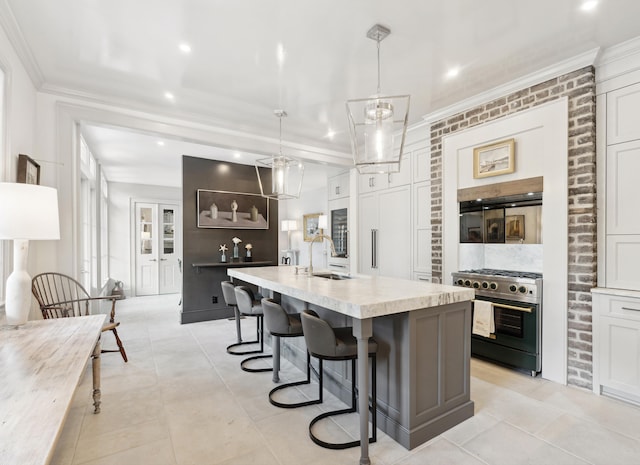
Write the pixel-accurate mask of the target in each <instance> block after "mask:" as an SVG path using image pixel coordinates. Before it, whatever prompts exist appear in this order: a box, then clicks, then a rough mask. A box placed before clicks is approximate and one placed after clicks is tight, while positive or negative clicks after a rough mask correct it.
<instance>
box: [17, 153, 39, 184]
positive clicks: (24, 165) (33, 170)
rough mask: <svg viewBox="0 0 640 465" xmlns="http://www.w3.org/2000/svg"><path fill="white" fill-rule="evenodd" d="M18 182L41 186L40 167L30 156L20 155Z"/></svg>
mask: <svg viewBox="0 0 640 465" xmlns="http://www.w3.org/2000/svg"><path fill="white" fill-rule="evenodd" d="M16 181H17V182H21V183H25V184H40V165H39V164H38V163H36V161H35V160H34V159H33V158H31V157H30V156H28V155H22V154H20V155H18V179H17V180H16Z"/></svg>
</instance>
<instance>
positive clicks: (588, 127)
mask: <svg viewBox="0 0 640 465" xmlns="http://www.w3.org/2000/svg"><path fill="white" fill-rule="evenodd" d="M595 91H596V87H595V70H594V68H593V67H592V66H588V67H586V68H582V69H579V70H577V71H574V72H572V73H569V74H565V75H563V76H559V77H556V78H554V79H550V80H548V81H546V82H543V83H540V84H537V85H535V86H533V87H530V88H527V89H522V90H520V91H518V92H514V93H512V94H509V95H507V96H504V97H501V98H498V99H496V100H493V101H491V102H487V103H485V104H483V105H480V106H478V107H475V108H472V109H469V110H467V111H464V112H461V113H458V114H456V115H453V116H450V117H449V118H446V119H444V120H440V121H437V122H435V123H434V124H433V125H432V126H431V199H432V200H431V227H432V233H433V240H432V263H433V265H432V267H433V269H432V272H433V276H434V278H435V277H437V278H440V279H442V137H443V136H445V135H449V134H453V133H455V132H457V131H461V130H464V129H467V128H470V127H473V126H477V125H480V124H483V123H486V122H488V121H493V120H496V119H498V118H502V117H503V116H506V115H509V114H512V113H516V112H518V111H522V110H526V109H529V108H532V107H535V106H536V105H540V104H542V103H545V102H549V101H552V100H556V99H558V98H561V97H565V96H566V97H567V98H568V101H569V128H568V129H569V147H568V150H569V153H568V166H567V170H568V174H569V186H568V188H569V192H568V196H569V197H568V198H569V203H568V205H567V209H568V213H569V257H568V262H569V269H568V276H567V281H568V290H569V294H568V298H567V302H568V321H567V325H568V346H569V347H568V353H567V360H568V363H567V367H568V373H567V379H568V382H569V384H572V385H575V386H580V387H584V388H589V389H590V388H591V385H592V372H593V370H592V342H591V336H592V327H591V293H590V289H591V288H592V287H595V285H596V273H597V269H596V245H597V240H596V103H595V102H596V97H595V96H596V94H595Z"/></svg>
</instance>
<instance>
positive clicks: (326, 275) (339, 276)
mask: <svg viewBox="0 0 640 465" xmlns="http://www.w3.org/2000/svg"><path fill="white" fill-rule="evenodd" d="M313 276H317V277H318V278H325V279H335V280H336V281H340V280H343V279H351V276H347V275H344V274H338V273H313Z"/></svg>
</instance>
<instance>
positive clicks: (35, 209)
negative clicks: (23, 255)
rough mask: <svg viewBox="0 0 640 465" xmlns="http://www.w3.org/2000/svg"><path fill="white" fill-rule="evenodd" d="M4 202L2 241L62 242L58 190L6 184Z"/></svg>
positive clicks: (0, 207)
mask: <svg viewBox="0 0 640 465" xmlns="http://www.w3.org/2000/svg"><path fill="white" fill-rule="evenodd" d="M0 199H1V200H0V239H25V240H56V239H60V222H59V219H58V191H57V190H56V189H53V188H51V187H45V186H38V185H35V184H22V183H10V182H2V183H0Z"/></svg>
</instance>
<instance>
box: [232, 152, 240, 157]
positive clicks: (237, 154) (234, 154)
mask: <svg viewBox="0 0 640 465" xmlns="http://www.w3.org/2000/svg"><path fill="white" fill-rule="evenodd" d="M241 156H242V154H241V153H240V152H233V158H240V157H241Z"/></svg>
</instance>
